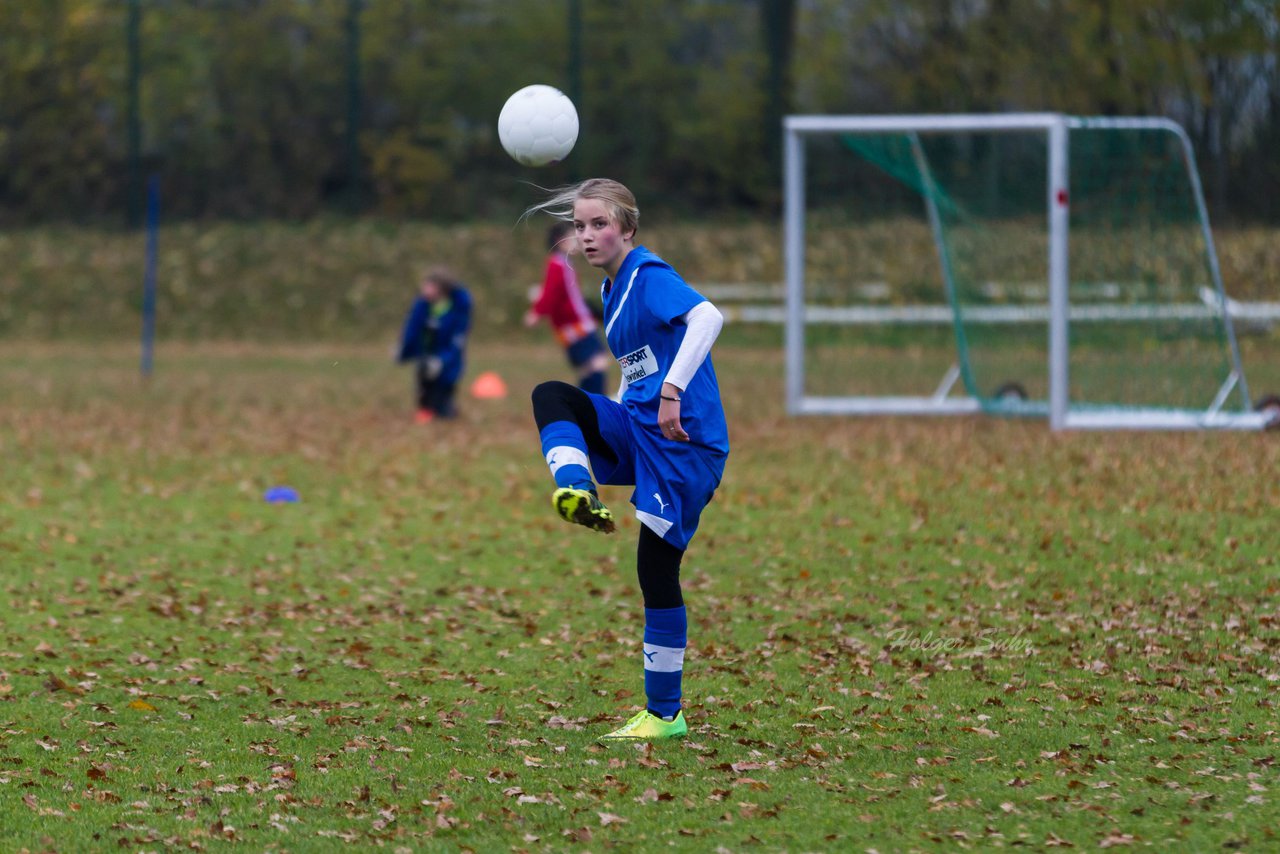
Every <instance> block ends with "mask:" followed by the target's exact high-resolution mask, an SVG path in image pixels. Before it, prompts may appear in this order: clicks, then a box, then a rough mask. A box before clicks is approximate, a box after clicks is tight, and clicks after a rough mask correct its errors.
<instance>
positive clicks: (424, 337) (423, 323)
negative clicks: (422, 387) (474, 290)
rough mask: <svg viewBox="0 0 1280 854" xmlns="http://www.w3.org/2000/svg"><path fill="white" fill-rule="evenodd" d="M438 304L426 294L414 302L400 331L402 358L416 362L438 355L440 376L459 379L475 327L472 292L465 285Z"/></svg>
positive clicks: (400, 359) (404, 360) (456, 288)
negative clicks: (425, 297)
mask: <svg viewBox="0 0 1280 854" xmlns="http://www.w3.org/2000/svg"><path fill="white" fill-rule="evenodd" d="M440 302H441V305H439V306H434V305H432V304H431V303H430V302H428V301H427V300H425V299H423V298H422V297H418V298H417V299H416V300H414V302H413V307H412V308H410V309H409V316H408V317H407V318H406V319H405V322H404V331H403V332H401V334H400V354H399V356H397V360H398V361H400V362H413V361H420V360H422V359H426V358H429V357H431V356H435V357H437V358H439V359H440V362H441V370H440V376H439V380H440V381H441V382H446V383H456V382H457V381H458V378H459V377H460V376H462V368H463V351H464V350H465V349H466V346H467V333H468V332H469V331H470V330H471V294H469V293H467V290H466V289H465V288H462V287H455V288H454V289H453V291H452V292H451V293H450V294H449V295H448V296H447V297H443V298H442V299H441V300H440Z"/></svg>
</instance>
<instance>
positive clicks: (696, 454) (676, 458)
mask: <svg viewBox="0 0 1280 854" xmlns="http://www.w3.org/2000/svg"><path fill="white" fill-rule="evenodd" d="M587 396H588V397H590V398H591V403H592V404H593V405H594V406H595V408H596V417H597V418H598V419H599V421H600V437H601V438H602V439H604V441H605V443H606V444H608V446H609V447H610V448H611V449H612V450H613V452H614V454H615V455H616V456H617V460H616V461H614V460H609V459H605V458H603V457H601V456H599V455H597V454H594V453H592V454H590V455H589V456H590V460H591V471H592V473H593V474H594V475H595V478H596V482H598V483H602V484H608V485H610V486H629V485H631V484H634V485H635V490H634V491H633V492H632V493H631V504H632V505H633V506H634V507H635V508H636V518H637V519H638V520H640V523H641V524H642V525H644V526H646V527H647V528H649V529H650V530H651V531H653V532H654V533H655V534H657V535H658V536H660V537H662V538H663V539H664V540H666V541H667V542H668V543H671V545H673V546H675V547H676V548H679V549H686V548H688V547H689V541H690V540H691V539H693V534H694V532H695V531H696V530H698V517H699V516H701V515H702V508H704V507H706V506H707V503H708V502H710V501H711V497H712V496H713V495H715V492H716V487H718V486H719V485H720V478H721V476H722V475H723V474H724V463H725V457H724V456H723V455H722V454H717V453H715V452H712V451H708V450H707V449H706V448H701V447H698V446H696V445H692V444H690V443H688V442H675V441H672V440H671V439H668V438H666V437H665V436H663V435H662V431H661V430H659V429H658V425H657V424H656V423H655V424H639V423H637V422H636V420H635V419H633V418H632V417H631V414H630V412H628V410H627V408H626V407H625V406H623V405H622V404H621V403H617V402H616V401H614V400H612V399H611V398H608V397H605V396H604V395H600V394H588V395H587Z"/></svg>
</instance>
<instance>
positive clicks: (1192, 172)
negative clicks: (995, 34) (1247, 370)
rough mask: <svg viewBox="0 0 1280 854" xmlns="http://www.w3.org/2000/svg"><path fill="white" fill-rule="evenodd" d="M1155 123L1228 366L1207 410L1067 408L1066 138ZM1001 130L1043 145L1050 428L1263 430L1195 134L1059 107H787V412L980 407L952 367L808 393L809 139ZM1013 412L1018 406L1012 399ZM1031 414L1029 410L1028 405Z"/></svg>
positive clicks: (939, 242) (957, 411) (933, 411)
mask: <svg viewBox="0 0 1280 854" xmlns="http://www.w3.org/2000/svg"><path fill="white" fill-rule="evenodd" d="M1075 128H1079V129H1110V128H1115V129H1125V130H1161V131H1166V132H1170V133H1172V134H1174V135H1175V136H1176V137H1177V139H1178V140H1179V142H1180V144H1181V148H1182V155H1183V161H1184V163H1185V165H1186V169H1187V175H1188V180H1189V182H1190V188H1191V190H1192V194H1193V196H1194V199H1195V204H1196V208H1197V213H1198V214H1199V220H1200V226H1201V230H1202V232H1203V237H1204V241H1205V247H1206V251H1207V252H1208V267H1209V273H1210V278H1211V280H1212V281H1211V284H1212V287H1213V289H1214V297H1215V298H1214V300H1213V304H1212V306H1211V307H1212V308H1213V309H1214V310H1215V312H1216V313H1217V314H1218V316H1220V318H1221V321H1222V323H1223V324H1224V329H1225V332H1226V339H1227V342H1228V347H1229V350H1230V360H1231V370H1230V372H1229V373H1228V375H1227V377H1226V379H1225V380H1224V382H1223V383H1222V386H1221V387H1220V388H1219V391H1218V394H1217V395H1216V396H1215V398H1214V400H1213V401H1211V402H1210V403H1209V404H1208V406H1207V407H1206V408H1205V409H1204V410H1186V409H1181V410H1180V409H1158V408H1150V407H1148V408H1142V407H1125V408H1116V409H1113V410H1105V409H1104V410H1095V409H1089V410H1078V409H1077V410H1073V409H1072V407H1071V400H1070V390H1069V388H1070V386H1069V382H1070V375H1069V358H1070V337H1069V332H1070V320H1071V305H1070V294H1069V288H1070V276H1069V272H1070V271H1069V268H1068V247H1069V240H1070V223H1069V212H1070V200H1071V196H1070V192H1071V188H1070V175H1069V168H1068V163H1069V159H1068V144H1069V139H1070V133H1071V130H1072V129H1075ZM999 131H1013V132H1017V131H1022V132H1039V133H1043V134H1044V136H1045V144H1046V146H1047V147H1048V158H1047V162H1048V166H1047V169H1046V174H1045V190H1046V192H1045V196H1046V210H1047V217H1048V238H1049V257H1048V305H1047V313H1048V338H1049V340H1048V366H1047V367H1048V389H1049V394H1048V420H1049V426H1050V428H1051V429H1053V430H1076V429H1079V430H1088V429H1099V430H1123V429H1136V430H1200V429H1210V428H1212V429H1237V430H1260V429H1263V428H1265V427H1266V426H1267V424H1268V422H1269V418H1268V416H1267V415H1266V414H1265V413H1261V412H1251V411H1248V409H1249V407H1250V405H1251V403H1250V400H1251V399H1250V397H1249V392H1248V386H1247V385H1246V383H1245V378H1244V370H1243V367H1242V365H1241V360H1240V348H1239V345H1238V343H1237V341H1236V335H1235V330H1234V327H1233V325H1232V320H1231V313H1230V311H1229V310H1228V300H1227V296H1226V292H1225V290H1224V289H1223V286H1222V276H1221V271H1220V268H1219V265H1218V256H1217V250H1216V248H1215V246H1214V242H1213V233H1212V230H1211V228H1210V225H1209V215H1208V210H1207V208H1206V206H1205V202H1204V193H1203V190H1202V187H1201V184H1200V176H1199V173H1198V171H1197V170H1196V166H1195V156H1194V153H1193V150H1192V146H1191V140H1190V138H1189V137H1188V135H1187V133H1186V131H1185V130H1184V129H1183V127H1182V126H1181V125H1179V124H1178V123H1177V122H1174V121H1172V120H1170V119H1166V118H1155V117H1125V118H1111V117H1106V118H1081V117H1075V116H1068V115H1065V114H1061V113H1005V114H991V115H986V114H949V115H946V114H937V115H862V116H855V115H843V116H837V115H793V116H787V117H785V118H784V120H783V134H784V136H783V264H784V272H785V292H786V305H785V341H786V345H785V358H786V371H785V385H786V406H787V412H788V413H789V414H792V415H961V414H971V413H977V412H981V411H982V405H981V402H980V401H979V400H978V399H977V398H975V397H972V396H968V395H965V396H959V395H951V393H950V392H951V389H952V388H953V387H954V385H955V383H956V381H957V379H959V376H960V369H959V366H958V365H954V366H953V367H952V369H951V370H949V371H948V372H947V374H946V375H945V376H944V377H943V378H942V380H941V382H940V384H939V386H938V388H937V390H936V391H935V392H934V393H933V394H932V395H929V396H843V397H837V396H814V395H806V394H805V392H804V378H805V362H804V356H805V323H806V319H807V318H808V317H811V316H813V315H814V312H815V309H808V310H806V305H805V290H804V285H805V281H804V278H805V277H804V271H805V140H806V139H807V138H809V137H813V136H824V135H835V134H848V133H858V134H919V135H923V134H936V133H947V132H956V133H981V132H999ZM913 147H914V148H915V149H916V154H917V162H918V164H919V165H920V167H921V176H922V180H924V181H926V182H929V181H931V177H930V176H929V173H928V169H927V166H926V165H925V164H924V163H923V161H922V155H921V154H920V153H919V147H918V145H916V146H913ZM924 195H925V208H926V210H925V213H926V215H927V217H928V219H929V223H930V226H931V228H932V229H933V233H934V242H935V244H936V247H937V251H938V253H939V260H940V262H941V268H942V271H943V274H942V278H943V286H944V288H945V289H946V290H947V291H948V293H947V296H948V302H951V300H950V296H951V294H950V289H951V283H950V281H949V273H948V265H947V261H946V257H945V254H946V251H947V250H946V246H945V243H944V241H943V239H942V236H941V234H940V231H939V229H940V225H939V221H938V213H937V210H936V208H935V207H934V205H933V202H932V200H931V199H930V197H929V196H928V194H927V193H926V194H924ZM1233 392H1238V393H1239V394H1240V395H1241V397H1242V400H1243V401H1244V404H1245V406H1244V410H1245V411H1224V410H1223V406H1224V405H1225V404H1226V402H1227V400H1228V399H1229V398H1230V397H1231V395H1232V393H1233ZM1013 411H1020V410H1019V409H1018V408H1017V407H1014V409H1013ZM1028 414H1030V413H1028Z"/></svg>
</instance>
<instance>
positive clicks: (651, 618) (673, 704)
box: [644, 605, 688, 718]
mask: <svg viewBox="0 0 1280 854" xmlns="http://www.w3.org/2000/svg"><path fill="white" fill-rule="evenodd" d="M687 637H688V617H687V616H686V614H685V610H684V606H683V605H682V606H680V607H679V608H645V609H644V693H645V697H646V698H647V699H648V703H649V711H651V712H653V713H654V714H655V715H658V716H660V717H664V718H671V717H675V715H676V714H677V713H679V711H680V681H681V677H683V675H684V648H685V644H686V642H687Z"/></svg>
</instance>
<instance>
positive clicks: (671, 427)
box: [658, 383, 689, 442]
mask: <svg viewBox="0 0 1280 854" xmlns="http://www.w3.org/2000/svg"><path fill="white" fill-rule="evenodd" d="M659 394H661V395H662V397H661V398H659V400H658V428H659V429H660V430H662V435H663V436H666V437H667V438H668V439H670V440H671V441H673V442H687V441H689V434H688V433H686V432H684V428H683V427H681V426H680V389H678V388H676V387H675V386H673V385H672V384H671V383H663V384H662V391H661V392H659ZM671 398H675V399H674V400H672V399H671Z"/></svg>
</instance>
